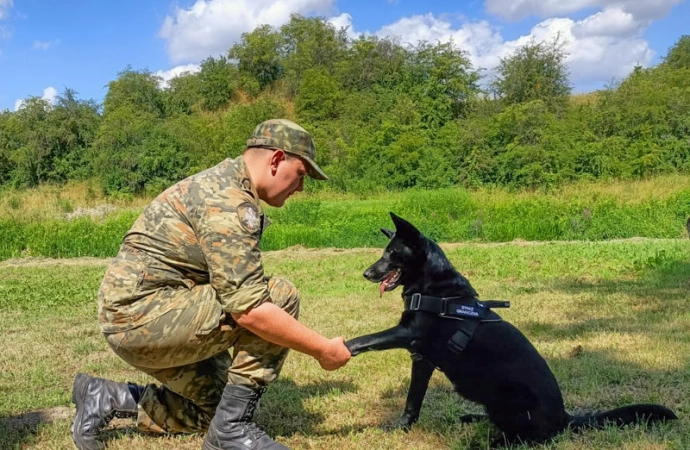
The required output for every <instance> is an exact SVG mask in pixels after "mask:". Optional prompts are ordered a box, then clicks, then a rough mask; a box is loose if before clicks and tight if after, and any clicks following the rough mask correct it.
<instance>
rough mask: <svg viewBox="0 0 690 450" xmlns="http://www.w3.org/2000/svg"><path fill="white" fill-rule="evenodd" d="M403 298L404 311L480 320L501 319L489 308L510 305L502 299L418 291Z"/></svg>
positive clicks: (492, 320) (494, 320)
mask: <svg viewBox="0 0 690 450" xmlns="http://www.w3.org/2000/svg"><path fill="white" fill-rule="evenodd" d="M403 300H404V301H405V311H426V312H431V313H434V314H438V315H439V316H441V317H447V318H449V319H475V320H479V321H482V322H496V321H500V320H501V319H500V317H498V316H497V315H496V314H491V308H509V307H510V302H508V301H503V300H486V301H479V300H477V299H474V298H469V299H468V298H467V297H433V296H430V295H422V294H420V293H415V294H412V295H409V296H404V297H403ZM492 316H493V317H492ZM496 318H498V319H496Z"/></svg>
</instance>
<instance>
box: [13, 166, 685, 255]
mask: <svg viewBox="0 0 690 450" xmlns="http://www.w3.org/2000/svg"><path fill="white" fill-rule="evenodd" d="M93 192H94V189H93V188H92V187H90V186H89V185H88V184H86V185H83V186H82V189H79V188H78V187H77V186H74V185H70V186H67V187H65V188H64V189H63V190H56V188H50V187H43V188H40V189H38V190H35V191H26V192H24V193H21V194H20V193H12V192H9V193H7V195H5V196H4V197H3V199H2V200H0V203H4V206H5V208H0V230H1V231H2V233H0V260H3V259H7V258H11V257H18V256H46V257H59V258H66V257H78V256H96V257H108V256H114V255H115V253H116V251H117V249H118V247H119V245H120V242H121V239H122V236H123V235H124V233H125V232H126V231H127V230H128V229H129V228H130V226H131V224H132V222H133V221H134V220H135V219H136V217H137V216H138V215H139V213H140V212H141V210H142V209H143V204H145V202H146V199H132V198H130V199H119V200H117V201H115V203H112V204H111V203H102V202H109V201H111V200H112V199H105V198H97V197H96V196H95V194H94V193H93ZM89 193H91V194H89ZM113 201H114V200H113ZM65 205H68V206H69V208H67V207H66V206H65ZM66 210H71V212H66ZM389 211H393V212H395V213H397V214H398V215H400V216H402V217H405V218H406V219H408V220H410V221H412V222H414V223H416V224H418V225H419V226H421V227H423V228H424V229H425V230H426V233H427V234H428V235H429V236H430V237H432V238H434V239H437V240H439V241H445V242H457V241H481V242H508V241H512V240H515V239H522V240H529V241H546V240H590V241H596V240H608V239H617V238H630V237H634V236H642V237H651V238H678V237H681V236H685V234H686V231H685V221H686V220H687V217H688V216H690V176H680V175H673V176H671V175H669V176H664V177H658V178H654V179H649V180H641V181H635V182H609V183H604V182H597V183H584V182H580V183H577V184H574V185H568V186H563V187H561V188H559V189H555V190H552V191H549V192H510V191H507V190H505V189H481V190H477V191H467V190H464V189H459V188H455V189H439V190H432V191H426V190H408V191H405V192H394V193H386V194H371V195H369V196H367V197H365V198H362V197H360V196H353V195H345V194H334V193H318V194H304V195H300V196H298V197H297V198H295V199H291V200H290V202H288V203H287V205H286V206H285V207H284V208H280V209H275V208H267V215H268V217H269V218H270V219H271V221H272V222H273V225H271V226H270V227H269V228H268V229H267V230H266V233H265V234H264V237H263V239H262V247H263V248H264V250H278V249H284V248H288V247H292V246H297V245H299V246H304V247H309V248H324V247H337V248H358V247H376V246H381V245H383V243H384V242H385V240H384V239H383V237H382V236H381V235H380V233H378V228H379V227H380V226H381V224H386V223H388V221H389V218H388V212H389Z"/></svg>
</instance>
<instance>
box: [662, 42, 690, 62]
mask: <svg viewBox="0 0 690 450" xmlns="http://www.w3.org/2000/svg"><path fill="white" fill-rule="evenodd" d="M663 63H664V64H665V65H667V66H669V67H671V68H673V69H690V35H687V34H685V35H683V36H681V37H680V38H679V39H678V40H677V41H676V43H675V44H674V45H673V47H671V48H670V49H669V50H668V54H667V55H666V56H665V57H664V62H663Z"/></svg>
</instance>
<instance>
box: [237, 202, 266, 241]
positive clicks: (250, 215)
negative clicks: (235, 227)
mask: <svg viewBox="0 0 690 450" xmlns="http://www.w3.org/2000/svg"><path fill="white" fill-rule="evenodd" d="M237 216H238V218H239V220H240V225H242V228H244V229H245V230H247V231H248V232H250V233H252V234H254V233H256V232H257V231H259V229H260V228H261V218H260V217H259V211H258V210H257V209H256V206H255V205H253V204H252V203H249V202H244V203H241V204H240V205H239V206H238V207H237Z"/></svg>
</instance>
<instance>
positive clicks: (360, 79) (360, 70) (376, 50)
mask: <svg viewBox="0 0 690 450" xmlns="http://www.w3.org/2000/svg"><path fill="white" fill-rule="evenodd" d="M406 55H407V52H406V51H405V49H404V48H403V47H402V46H401V45H400V43H399V42H397V41H396V40H394V39H390V38H385V39H380V38H377V37H376V36H360V37H359V38H358V39H357V40H355V41H354V42H352V44H351V45H350V47H349V49H348V50H347V54H346V56H345V57H344V58H343V60H341V62H340V63H339V65H338V72H339V74H340V78H341V80H342V84H343V86H345V87H347V88H350V89H357V90H363V89H370V88H372V87H374V86H381V87H383V88H393V87H395V86H397V85H398V84H399V83H400V82H401V80H402V74H403V67H404V64H405V60H406Z"/></svg>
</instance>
